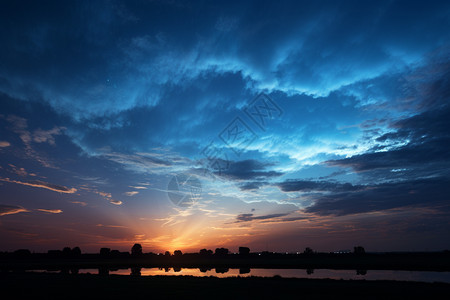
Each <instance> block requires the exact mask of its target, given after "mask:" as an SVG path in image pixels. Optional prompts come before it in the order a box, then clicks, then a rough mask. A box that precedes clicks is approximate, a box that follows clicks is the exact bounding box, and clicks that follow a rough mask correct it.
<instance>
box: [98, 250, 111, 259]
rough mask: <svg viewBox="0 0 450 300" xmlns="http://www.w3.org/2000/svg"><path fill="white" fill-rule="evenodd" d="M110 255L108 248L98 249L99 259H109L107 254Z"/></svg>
mask: <svg viewBox="0 0 450 300" xmlns="http://www.w3.org/2000/svg"><path fill="white" fill-rule="evenodd" d="M110 253H111V249H110V248H101V249H100V256H101V257H109V254H110Z"/></svg>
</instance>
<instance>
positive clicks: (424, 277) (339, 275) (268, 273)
mask: <svg viewBox="0 0 450 300" xmlns="http://www.w3.org/2000/svg"><path fill="white" fill-rule="evenodd" d="M32 272H50V273H58V272H61V271H49V270H32ZM67 272H69V271H67ZM71 272H72V273H78V274H87V273H90V274H103V275H108V274H114V275H134V276H155V275H161V276H180V275H184V276H197V277H205V276H206V277H207V276H215V277H221V278H224V277H236V276H240V277H247V276H260V277H273V276H281V277H284V278H312V279H325V278H329V279H344V280H349V279H352V280H399V281H422V282H445V283H450V272H431V271H392V270H334V269H259V268H253V269H248V268H241V269H228V268H216V269H198V268H127V269H114V270H107V269H80V270H74V271H71Z"/></svg>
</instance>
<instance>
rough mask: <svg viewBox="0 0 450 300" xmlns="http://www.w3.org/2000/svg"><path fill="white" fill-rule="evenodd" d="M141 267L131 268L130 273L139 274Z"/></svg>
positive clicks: (132, 274)
mask: <svg viewBox="0 0 450 300" xmlns="http://www.w3.org/2000/svg"><path fill="white" fill-rule="evenodd" d="M141 269H142V268H139V267H134V268H131V273H130V275H131V276H141Z"/></svg>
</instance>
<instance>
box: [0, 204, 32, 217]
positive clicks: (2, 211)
mask: <svg viewBox="0 0 450 300" xmlns="http://www.w3.org/2000/svg"><path fill="white" fill-rule="evenodd" d="M21 212H29V210H28V209H25V208H23V207H21V206H14V205H3V204H0V216H6V215H13V214H18V213H21Z"/></svg>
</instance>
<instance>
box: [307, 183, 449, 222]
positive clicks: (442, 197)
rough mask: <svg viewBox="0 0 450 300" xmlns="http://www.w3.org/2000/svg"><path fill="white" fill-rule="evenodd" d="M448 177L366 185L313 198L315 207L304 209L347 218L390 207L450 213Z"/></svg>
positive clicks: (308, 211) (309, 211) (319, 213)
mask: <svg viewBox="0 0 450 300" xmlns="http://www.w3.org/2000/svg"><path fill="white" fill-rule="evenodd" d="M449 183H450V180H449V179H447V178H432V179H416V180H406V181H399V182H387V183H380V184H374V185H367V186H365V188H364V189H360V190H355V191H349V192H339V191H336V192H332V193H331V194H326V195H320V194H319V195H314V196H312V198H313V199H314V200H313V201H314V204H313V205H311V206H309V207H307V208H305V209H304V211H305V212H307V213H314V214H318V215H349V214H359V213H367V212H374V211H383V210H388V209H392V208H399V207H409V206H416V207H422V208H426V207H429V208H438V209H439V210H442V211H447V212H450V206H449V205H448V195H449V193H450V185H449Z"/></svg>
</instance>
